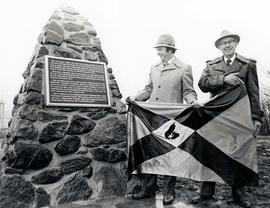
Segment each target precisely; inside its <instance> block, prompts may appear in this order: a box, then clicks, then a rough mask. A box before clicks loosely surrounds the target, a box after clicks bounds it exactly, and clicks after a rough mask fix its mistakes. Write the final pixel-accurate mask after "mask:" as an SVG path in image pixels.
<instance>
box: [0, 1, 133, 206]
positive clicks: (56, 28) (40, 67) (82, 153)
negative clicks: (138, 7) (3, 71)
mask: <svg viewBox="0 0 270 208" xmlns="http://www.w3.org/2000/svg"><path fill="white" fill-rule="evenodd" d="M45 55H50V56H55V57H64V58H72V59H82V60H89V61H98V62H104V63H106V65H107V64H108V61H107V58H106V56H105V55H104V53H103V51H102V49H101V44H100V40H99V38H98V37H97V33H96V31H95V29H94V28H93V26H92V24H90V23H89V22H88V21H87V19H85V18H84V17H82V16H81V15H80V14H79V13H78V12H77V11H75V10H74V9H73V8H71V7H69V6H62V7H60V8H59V9H58V10H57V11H55V12H54V13H53V15H52V16H51V17H50V19H49V22H48V24H46V26H45V27H44V29H43V31H42V32H41V34H40V36H39V37H38V44H37V45H36V47H35V49H34V53H33V55H32V58H31V59H30V62H29V64H28V66H27V69H26V70H25V72H24V73H23V78H24V83H23V84H22V86H21V89H20V92H19V94H18V95H16V97H15V98H14V102H13V103H14V108H13V111H12V116H13V117H12V119H11V121H10V122H9V133H8V135H7V137H6V138H5V139H4V142H3V144H2V149H5V150H4V152H5V153H4V154H3V157H2V161H3V162H1V165H0V168H1V169H0V170H1V173H0V207H5V208H9V207H12V208H17V207H23V208H25V207H44V206H45V207H57V206H59V205H61V204H65V203H72V202H75V201H80V200H90V201H91V200H96V199H99V198H104V197H108V196H112V195H123V194H126V193H127V186H126V184H127V181H128V176H127V174H126V166H127V165H126V164H127V162H126V160H127V155H126V124H125V122H126V121H125V115H124V114H123V113H124V111H125V110H126V109H125V105H124V103H122V102H121V97H122V95H121V93H120V91H119V88H118V85H117V82H116V80H115V77H114V75H113V73H112V69H111V68H108V67H107V71H108V78H109V87H110V94H111V99H112V107H111V108H85V107H48V106H45V104H44V94H43V93H42V92H43V90H42V89H43V88H44V85H43V73H44V56H45Z"/></svg>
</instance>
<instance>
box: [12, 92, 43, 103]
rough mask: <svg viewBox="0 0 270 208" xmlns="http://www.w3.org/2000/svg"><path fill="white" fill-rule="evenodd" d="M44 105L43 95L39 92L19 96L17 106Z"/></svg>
mask: <svg viewBox="0 0 270 208" xmlns="http://www.w3.org/2000/svg"><path fill="white" fill-rule="evenodd" d="M41 103H43V95H42V94H41V93H38V92H34V91H30V92H28V93H26V92H25V93H21V94H19V96H18V100H17V104H19V105H24V104H30V105H34V104H41Z"/></svg>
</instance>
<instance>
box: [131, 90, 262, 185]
mask: <svg viewBox="0 0 270 208" xmlns="http://www.w3.org/2000/svg"><path fill="white" fill-rule="evenodd" d="M127 120H128V122H127V123H128V155H129V159H128V172H129V173H131V174H138V173H146V174H160V175H173V176H179V177H184V178H189V179H193V180H197V181H215V182H219V183H227V184H229V185H231V186H257V184H258V170H257V148H256V143H257V142H256V139H255V138H254V135H253V121H252V116H251V109H250V102H249V97H248V95H247V91H246V88H245V86H236V87H234V88H232V89H231V90H229V91H227V92H224V93H222V94H219V95H218V96H216V97H214V98H213V99H210V100H209V101H208V102H207V103H205V104H204V105H203V106H199V105H196V106H193V105H184V104H169V103H148V102H131V101H130V102H129V109H128V117H127Z"/></svg>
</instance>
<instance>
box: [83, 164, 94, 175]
mask: <svg viewBox="0 0 270 208" xmlns="http://www.w3.org/2000/svg"><path fill="white" fill-rule="evenodd" d="M81 175H82V176H83V177H86V178H91V176H92V175H93V168H92V166H90V165H89V166H88V167H86V168H84V169H83V170H82V172H81Z"/></svg>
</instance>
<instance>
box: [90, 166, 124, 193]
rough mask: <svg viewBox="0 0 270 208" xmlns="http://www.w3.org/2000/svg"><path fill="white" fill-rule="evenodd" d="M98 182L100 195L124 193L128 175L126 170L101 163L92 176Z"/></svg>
mask: <svg viewBox="0 0 270 208" xmlns="http://www.w3.org/2000/svg"><path fill="white" fill-rule="evenodd" d="M92 178H93V179H94V181H95V182H96V184H99V193H98V196H99V197H101V198H102V197H108V196H112V195H118V196H119V195H124V194H125V192H126V182H127V176H126V174H125V171H121V170H119V169H116V168H114V167H113V166H111V165H100V166H98V167H96V168H95V169H94V174H93V176H92Z"/></svg>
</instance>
